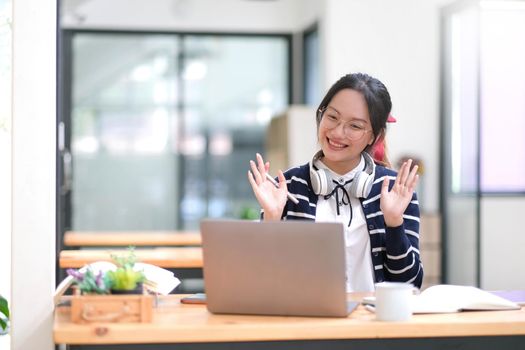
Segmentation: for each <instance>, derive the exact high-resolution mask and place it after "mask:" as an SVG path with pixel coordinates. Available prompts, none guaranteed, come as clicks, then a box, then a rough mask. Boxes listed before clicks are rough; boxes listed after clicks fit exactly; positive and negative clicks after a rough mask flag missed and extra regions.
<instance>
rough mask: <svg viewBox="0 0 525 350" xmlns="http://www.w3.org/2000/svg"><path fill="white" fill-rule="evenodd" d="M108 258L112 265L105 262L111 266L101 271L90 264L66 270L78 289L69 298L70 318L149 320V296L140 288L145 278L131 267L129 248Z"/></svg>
mask: <svg viewBox="0 0 525 350" xmlns="http://www.w3.org/2000/svg"><path fill="white" fill-rule="evenodd" d="M111 258H112V260H113V262H114V265H112V264H109V266H111V268H109V269H106V270H103V271H94V270H93V269H92V268H91V267H90V266H88V267H87V268H82V269H80V270H73V269H69V270H68V271H67V272H68V274H69V275H70V276H71V277H73V284H74V285H76V288H77V291H78V292H77V293H75V295H74V296H73V297H72V299H71V319H72V321H73V322H76V323H86V322H150V321H151V317H152V316H151V315H152V307H153V306H152V305H153V300H152V296H151V295H148V294H145V293H144V292H143V288H142V287H143V283H144V282H146V278H145V275H144V272H143V271H137V270H136V269H135V262H136V261H137V258H136V256H135V253H134V251H133V249H132V248H130V250H129V252H128V254H127V255H124V256H116V255H112V256H111ZM105 264H106V267H107V265H108V263H105ZM93 265H94V264H93Z"/></svg>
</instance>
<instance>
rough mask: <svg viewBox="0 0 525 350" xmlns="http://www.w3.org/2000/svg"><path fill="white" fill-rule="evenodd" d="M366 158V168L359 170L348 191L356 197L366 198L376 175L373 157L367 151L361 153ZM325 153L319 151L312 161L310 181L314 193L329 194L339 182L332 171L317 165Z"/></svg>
mask: <svg viewBox="0 0 525 350" xmlns="http://www.w3.org/2000/svg"><path fill="white" fill-rule="evenodd" d="M361 154H362V155H363V157H364V159H365V169H364V170H362V171H358V172H357V173H356V174H355V176H354V179H353V180H352V182H351V183H350V187H349V188H348V193H349V194H350V195H351V196H353V197H355V198H366V197H368V195H369V194H370V190H371V189H372V184H373V182H374V176H375V164H374V160H373V159H372V157H371V156H370V155H369V154H368V153H367V152H363V153H361ZM322 155H323V152H322V151H319V152H317V153H316V154H315V155H314V157H313V158H312V160H311V161H310V181H311V183H312V188H313V190H314V193H315V194H317V195H328V194H330V193H332V191H333V190H334V187H335V186H337V184H338V182H337V181H336V180H335V179H334V178H333V175H332V172H330V171H329V170H327V169H318V168H317V167H316V166H315V164H314V163H315V161H316V160H317V159H319V158H320V157H321V156H322Z"/></svg>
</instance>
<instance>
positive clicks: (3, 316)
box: [0, 295, 9, 330]
mask: <svg viewBox="0 0 525 350" xmlns="http://www.w3.org/2000/svg"><path fill="white" fill-rule="evenodd" d="M8 319H9V305H8V304H7V300H6V299H5V298H4V297H3V296H1V295H0V327H2V329H3V330H5V328H6V327H7V323H6V321H5V320H8Z"/></svg>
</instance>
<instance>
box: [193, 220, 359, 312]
mask: <svg viewBox="0 0 525 350" xmlns="http://www.w3.org/2000/svg"><path fill="white" fill-rule="evenodd" d="M201 235H202V250H203V264H204V265H203V274H204V288H205V292H206V304H207V308H208V310H209V311H210V312H212V313H227V314H256V315H285V316H334V317H346V316H347V315H348V314H349V313H350V312H351V311H352V310H353V309H354V308H355V307H356V305H357V303H347V295H346V273H345V244H344V228H343V225H342V224H340V223H315V222H306V221H303V222H301V221H293V222H292V221H276V222H254V221H240V220H204V221H202V222H201Z"/></svg>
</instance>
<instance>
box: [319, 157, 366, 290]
mask: <svg viewBox="0 0 525 350" xmlns="http://www.w3.org/2000/svg"><path fill="white" fill-rule="evenodd" d="M315 165H316V166H317V167H318V168H319V169H327V170H328V171H330V172H331V173H332V176H334V179H338V180H339V179H341V178H344V180H345V181H348V180H350V179H352V178H353V177H354V175H355V173H356V172H357V171H360V170H363V169H364V167H365V160H364V158H363V156H361V161H360V163H359V164H358V165H357V167H355V168H354V169H352V170H351V171H350V172H348V173H346V174H344V175H339V174H337V173H335V172H333V171H332V170H330V169H329V168H328V167H327V166H326V165H324V164H323V162H322V161H321V160H316V161H315ZM343 183H344V182H343ZM348 186H349V185H347V188H348ZM340 192H341V190H340ZM339 197H340V199H341V197H342V196H341V193H340V195H339ZM350 204H351V206H352V213H353V215H352V221H351V223H350V227H349V226H348V222H349V220H350V207H349V205H345V204H343V205H341V206H340V207H339V215H337V204H336V198H335V195H332V196H331V197H330V198H328V199H324V196H323V195H320V196H319V199H318V200H317V209H316V215H315V221H317V222H334V221H335V222H341V223H343V225H344V227H345V244H346V290H347V292H370V291H374V276H373V265H372V256H371V251H370V237H369V233H368V229H367V227H366V220H365V214H364V212H363V208H362V207H361V202H360V201H359V199H358V198H353V197H352V196H350Z"/></svg>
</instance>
